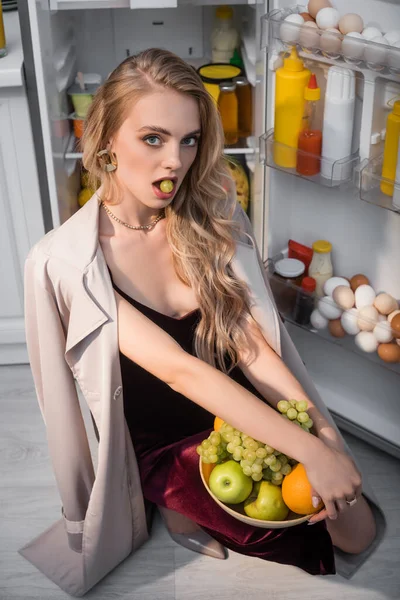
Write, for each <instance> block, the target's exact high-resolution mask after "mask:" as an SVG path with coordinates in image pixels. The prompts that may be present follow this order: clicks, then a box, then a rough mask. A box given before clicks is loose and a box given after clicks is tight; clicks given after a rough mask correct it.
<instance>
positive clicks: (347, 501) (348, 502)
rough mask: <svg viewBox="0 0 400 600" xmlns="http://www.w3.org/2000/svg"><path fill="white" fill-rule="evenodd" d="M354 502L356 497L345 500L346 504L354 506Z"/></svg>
mask: <svg viewBox="0 0 400 600" xmlns="http://www.w3.org/2000/svg"><path fill="white" fill-rule="evenodd" d="M356 502H357V498H356V497H354V498H353V500H346V504H348V505H349V506H354V505H355V503H356Z"/></svg>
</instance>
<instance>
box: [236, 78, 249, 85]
mask: <svg viewBox="0 0 400 600" xmlns="http://www.w3.org/2000/svg"><path fill="white" fill-rule="evenodd" d="M233 82H234V83H236V85H237V86H239V87H240V86H243V85H249V82H248V81H247V79H246V77H235V79H234V80H233Z"/></svg>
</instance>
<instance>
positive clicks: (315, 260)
mask: <svg viewBox="0 0 400 600" xmlns="http://www.w3.org/2000/svg"><path fill="white" fill-rule="evenodd" d="M312 249H313V257H312V260H311V263H310V266H309V267H308V274H309V276H310V277H312V278H313V279H315V281H316V284H317V285H316V288H315V292H316V294H317V295H318V296H323V295H324V283H325V281H327V280H328V279H330V278H331V277H332V275H333V268H332V260H331V252H332V244H331V243H330V242H327V241H326V240H318V241H316V242H314V243H313V245H312Z"/></svg>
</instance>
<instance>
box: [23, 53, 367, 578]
mask: <svg viewBox="0 0 400 600" xmlns="http://www.w3.org/2000/svg"><path fill="white" fill-rule="evenodd" d="M83 163H84V166H85V168H86V169H87V170H88V171H89V174H90V177H91V180H92V182H93V185H94V186H95V185H97V182H98V181H100V182H101V185H100V187H99V189H98V190H97V192H96V198H93V199H92V200H91V201H90V203H93V202H96V204H97V203H98V206H99V208H98V211H97V209H96V215H97V217H98V221H96V223H97V222H98V241H97V246H100V249H101V251H100V250H99V249H97V250H96V254H95V253H92V259H91V260H92V262H93V256H95V257H96V260H103V259H105V263H106V265H107V269H108V272H107V270H106V271H105V272H104V279H105V280H106V281H105V283H104V285H107V286H108V285H113V288H114V296H115V305H116V309H117V317H118V345H119V360H120V368H121V373H122V382H123V385H122V387H123V402H124V416H125V419H126V423H127V425H128V427H129V433H130V437H131V440H132V443H133V448H134V450H135V455H136V460H137V463H138V467H139V473H140V481H141V487H142V492H143V495H144V498H145V499H146V500H147V501H149V502H151V503H154V504H156V505H158V506H159V507H160V508H161V509H162V511H163V516H164V519H165V520H166V522H167V525H168V527H169V529H170V531H171V532H172V534H174V533H175V534H178V536H179V535H181V536H182V534H183V538H184V536H185V535H186V537H187V538H188V539H190V538H191V539H192V540H194V543H195V542H196V535H198V538H197V541H199V540H200V543H203V545H204V546H206V545H207V539H206V538H204V539H203V540H202V539H201V535H202V534H201V533H199V532H206V533H208V534H209V536H210V537H212V538H213V539H214V540H217V542H220V544H221V545H223V546H226V547H228V548H231V549H233V550H235V551H238V552H241V553H243V554H247V555H251V556H258V557H260V558H264V559H268V560H273V561H277V562H280V563H286V564H293V565H297V566H299V567H301V568H303V569H304V570H306V571H308V572H309V573H312V574H326V573H334V572H335V570H334V560H333V552H332V544H334V545H336V546H337V547H339V548H341V549H342V550H344V551H347V552H351V553H358V552H361V551H362V550H364V549H365V548H366V547H367V546H368V545H369V544H370V543H371V541H372V540H373V538H374V536H375V523H374V519H373V516H372V513H371V511H370V508H369V506H368V504H367V503H366V501H365V498H364V497H363V496H362V487H361V477H360V473H359V472H358V470H357V468H356V467H355V464H354V462H353V461H352V459H351V458H350V457H349V456H348V454H347V453H346V452H345V450H344V444H343V441H342V439H341V437H340V435H339V434H338V433H337V430H336V429H335V428H334V427H333V426H332V425H331V423H330V422H329V421H328V420H327V418H326V417H325V416H324V415H323V414H322V412H321V411H320V410H318V409H317V407H316V406H315V405H314V403H313V402H312V400H311V399H310V398H309V397H308V396H307V394H306V392H305V390H304V389H303V388H302V386H301V385H300V383H299V382H298V381H297V379H296V378H295V377H294V376H293V374H292V373H291V371H290V370H289V369H288V367H287V366H286V365H285V364H284V362H283V361H282V359H281V358H280V356H279V355H278V353H277V352H275V351H274V349H273V348H271V346H270V345H269V344H268V343H267V341H266V339H265V336H264V335H262V333H261V330H260V327H259V325H258V324H257V323H256V321H255V319H254V318H253V317H252V312H251V298H250V294H249V288H248V287H247V285H246V283H245V281H244V277H243V279H242V278H241V277H239V276H238V275H237V273H236V272H235V271H234V269H233V268H232V260H233V258H234V255H235V249H237V248H238V244H239V245H240V241H239V240H240V239H242V240H243V239H244V240H245V241H244V242H243V244H242V245H245V244H246V235H245V234H243V228H241V227H240V224H239V223H238V220H243V215H241V216H239V217H238V214H240V210H241V209H239V208H238V205H237V203H236V201H235V200H234V197H233V194H229V193H227V191H226V189H225V188H227V189H231V187H232V183H231V182H229V179H228V175H227V171H226V169H225V167H224V162H223V133H222V130H221V125H220V121H219V116H218V114H217V110H216V108H215V106H214V103H213V101H212V100H211V98H210V97H209V95H208V93H207V92H206V91H205V90H204V88H203V86H202V83H201V80H200V79H199V77H198V75H197V74H196V72H195V71H194V70H193V69H192V68H191V67H189V66H188V65H187V64H186V63H185V62H184V61H182V60H180V59H179V58H178V57H176V56H174V55H172V54H171V53H169V52H166V51H161V50H154V49H153V50H147V51H145V52H143V53H141V54H139V55H138V56H136V57H130V58H128V59H126V60H125V61H124V62H123V63H122V64H121V65H119V67H117V68H116V69H115V71H114V72H113V73H112V74H111V75H110V77H109V78H108V79H107V81H106V82H105V83H104V84H103V85H102V86H101V87H100V89H99V90H98V92H97V93H96V96H95V98H94V101H93V103H92V105H91V107H90V110H89V114H88V117H87V123H86V127H85V133H84V137H83ZM161 182H163V183H162V184H161ZM92 206H94V205H93V204H92ZM85 209H86V207H84V209H82V211H79V213H81V215H79V213H77V215H75V216H74V217H73V219H75V223H78V220H79V223H80V225H81V222H83V218H84V217H83V216H82V214H84V211H85ZM89 210H90V211H91V212H90V214H92V213H93V214H94V208H93V207H91V208H90V209H87V212H86V213H85V218H87V215H89ZM73 219H71V220H70V221H72V220H73ZM90 226H91V227H92V224H90ZM63 227H64V232H65V231H68V232H69V233H68V243H69V244H70V247H71V252H73V251H74V250H73V249H72V247H73V246H74V244H75V243H76V244H79V243H80V242H79V235H78V227H77V226H73V225H70V226H69V229H67V227H68V222H67V223H66V224H65V225H64V226H63ZM63 227H61V228H60V230H59V231H61V230H62V229H63ZM74 227H75V228H74ZM80 231H82V229H81V230H80ZM72 233H74V235H75V237H74V236H73V235H72ZM49 235H50V236H51V235H54V238H56V236H57V235H59V234H58V232H55V233H54V232H53V233H52V234H49ZM65 235H66V234H65V233H64V237H65ZM240 236H242V237H240ZM248 237H249V236H248ZM49 243H54V241H53V242H51V241H49V242H48V244H49ZM46 253H47V256H49V254H50V253H51V252H50V250H46ZM31 260H33V255H31ZM49 270H51V269H49V268H48V269H47V271H49ZM86 271H87V269H85V272H86ZM71 277H72V275H71ZM28 279H29V278H28V277H27V281H28ZM67 279H68V277H67V276H66V275H65V278H64V280H63V279H62V276H59V283H58V285H57V291H56V292H55V293H54V295H55V297H56V298H57V297H58V298H59V297H60V294H61V293H62V292H61V291H60V289H61V288H63V286H64V287H65V289H67V288H68V281H67ZM88 279H89V278H88ZM89 284H90V281H89V282H88V285H89ZM53 287H54V286H53ZM63 293H64V296H63V297H65V296H68V294H66V293H65V291H64V292H63ZM57 294H58V296H57ZM92 300H93V301H94V302H96V301H97V299H96V298H92ZM56 302H57V300H56ZM65 302H66V304H68V302H70V303H71V300H66V301H65ZM58 303H59V304H60V301H59V300H58ZM72 305H73V299H72ZM59 310H60V312H61V314H62V317H63V312H66V309H65V307H63V306H62V307H60V308H59ZM110 310H111V309H110ZM102 322H104V319H103V321H100V325H101V323H102ZM63 323H64V327H66V329H67V354H66V356H67V360H68V352H69V351H70V348H73V349H74V348H76V347H77V346H78V347H79V342H80V339H81V337H82V336H79V335H78V336H77V335H75V338H74V339H73V341H72V343H71V344H68V336H69V333H70V332H69V330H68V327H69V325H70V326H71V322H70V321H69V325H68V319H67V318H65V319H64V321H63ZM103 327H104V326H103ZM133 332H134V335H133ZM74 333H75V332H74ZM92 335H93V338H91V339H88V344H87V345H86V351H85V352H83V351H82V350H80V351H79V355H80V360H81V361H83V362H81V364H82V365H85V363H84V361H85V354H86V353H89V352H90V347H91V344H94V343H96V342H97V343H99V342H98V338H99V337H100V336H101V333H100V334H99V332H98V331H97V332H96V336H94V334H92ZM71 337H74V335H73V334H71ZM29 345H30V356H31V362H33V361H32V354H33V352H34V349H33V342H31V343H30V342H29V336H28V346H29ZM68 362H69V364H70V362H71V360H70V359H69V360H68ZM91 364H92V365H93V360H92V361H91ZM70 366H71V365H70ZM71 369H72V370H73V372H74V375H75V376H76V377H77V379H78V380H80V377H81V378H83V380H84V378H85V375H84V374H82V371H79V369H76V368H75V369H73V368H72V367H71ZM83 370H84V369H83ZM85 381H86V380H85ZM80 382H81V387H82V388H83V391H84V392H85V389H86V388H85V386H84V385H82V381H80ZM85 385H86V386H87V384H86V383H85ZM93 386H95V383H93ZM87 391H88V396H89V394H91V393H92V394H94V393H95V392H92V391H91V390H90V389H89V390H87ZM118 391H119V390H118V389H117V390H116V392H115V394H114V400H116V398H117V392H118ZM134 397H135V398H136V400H135V401H134V400H133V398H134ZM282 398H296V399H297V400H307V402H308V405H309V414H310V416H311V418H312V419H313V421H314V424H315V425H314V428H315V433H316V434H317V435H316V436H311V435H307V434H306V432H304V431H303V430H302V429H301V428H298V427H295V426H294V425H293V424H292V423H290V422H289V421H287V420H285V419H282V418H281V417H280V416H279V415H278V413H277V411H275V410H274V409H273V408H272V407H274V406H276V404H277V402H278V401H279V400H281V399H282ZM267 402H268V403H270V404H271V405H272V407H271V406H268V404H267ZM97 406H98V405H97V404H94V403H93V410H94V411H96V410H97ZM92 412H93V411H92ZM216 414H218V415H219V416H220V417H222V418H223V419H224V420H226V421H228V422H229V423H231V424H232V425H233V426H235V427H237V428H238V429H241V430H242V431H245V432H246V433H247V434H249V435H251V436H252V437H254V438H255V439H258V440H261V441H263V442H264V443H269V444H271V445H272V446H273V447H274V448H277V449H278V450H280V451H281V452H284V453H285V454H287V455H290V456H291V457H294V458H295V459H297V460H298V461H300V462H302V463H303V464H304V465H305V467H306V470H307V474H308V477H309V480H310V482H311V484H312V487H313V490H314V496H315V501H316V502H317V503H318V502H319V500H320V499H322V501H323V502H324V504H325V508H324V510H322V511H321V512H320V513H319V514H317V515H315V516H314V517H312V519H311V522H312V523H314V524H315V525H314V526H313V527H308V526H307V524H304V525H301V526H297V527H293V528H287V529H281V530H263V529H258V528H253V527H249V526H247V525H245V524H243V523H240V522H239V521H236V520H234V519H232V518H231V517H229V515H227V514H226V513H225V512H224V511H222V510H221V509H219V507H218V506H216V505H215V504H214V503H213V501H212V500H211V499H210V497H209V496H208V494H207V493H206V492H205V490H204V489H203V488H202V484H201V482H200V480H199V475H198V455H197V454H196V447H197V445H198V444H199V442H200V441H201V440H202V439H204V438H205V437H207V435H208V433H209V432H210V429H211V428H212V425H213V419H214V415H216ZM49 418H51V417H49ZM107 418H109V415H108V414H107ZM111 418H112V417H111ZM104 419H105V416H102V417H101V419H100V418H99V417H98V416H96V415H95V419H94V420H95V421H96V422H97V425H100V426H99V429H100V445H101V444H102V442H103V444H105V446H104V447H109V448H111V447H112V444H111V443H110V442H109V439H108V434H107V436H104V438H106V437H107V439H102V438H103V436H102V429H101V427H104V424H103V420H104ZM98 421H101V422H100V424H99V423H98ZM53 443H54V445H55V446H56V444H57V440H55V441H54V442H53ZM115 443H119V440H118V441H116V442H115ZM107 444H108V446H107ZM110 451H111V450H110ZM99 460H102V458H101V457H100V459H99ZM128 477H129V474H128ZM97 478H99V476H98V477H97ZM99 485H100V484H99ZM89 512H93V510H92V511H89ZM96 512H97V510H96ZM99 512H100V511H99ZM179 515H182V516H183V518H182V519H180V518H179ZM67 516H68V515H67ZM68 518H69V519H71V517H70V516H68ZM82 518H83V517H82ZM200 528H201V530H200ZM76 531H77V530H76ZM87 537H89V538H90V534H87ZM180 539H181V540H182V537H181V538H180ZM210 552H214V554H215V555H216V556H218V554H219V555H220V556H221V552H220V551H218V546H217V547H214V549H212V550H211V551H210Z"/></svg>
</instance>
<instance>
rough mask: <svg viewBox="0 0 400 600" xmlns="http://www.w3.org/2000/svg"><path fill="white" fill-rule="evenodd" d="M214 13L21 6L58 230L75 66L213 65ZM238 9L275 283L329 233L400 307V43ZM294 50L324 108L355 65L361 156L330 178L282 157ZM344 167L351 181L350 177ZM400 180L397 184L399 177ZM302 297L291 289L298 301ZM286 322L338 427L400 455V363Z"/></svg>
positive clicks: (186, 3) (260, 235) (356, 151)
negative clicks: (290, 24)
mask: <svg viewBox="0 0 400 600" xmlns="http://www.w3.org/2000/svg"><path fill="white" fill-rule="evenodd" d="M332 3H333V5H334V6H335V7H336V8H337V9H338V10H339V12H340V13H341V14H342V15H344V14H346V13H347V12H352V13H358V14H359V15H361V16H362V18H363V20H364V23H366V24H368V25H370V26H376V27H378V28H379V29H380V30H381V31H382V32H387V31H389V30H396V29H397V30H400V9H399V6H398V3H397V1H396V0H385V1H383V0H350V2H349V1H348V0H333V2H332ZM217 5H218V2H216V1H215V0H146V1H144V0H32V2H31V1H25V2H20V3H19V13H20V22H21V29H22V37H23V44H24V57H25V75H26V85H27V90H28V94H29V97H30V106H31V117H32V118H31V120H32V127H33V130H34V137H35V148H36V155H37V160H38V169H39V171H40V172H41V174H42V176H41V178H40V180H41V196H42V212H43V221H44V223H45V227H46V229H47V230H49V229H51V228H52V227H57V226H58V225H60V224H62V223H63V222H64V221H65V220H66V219H68V218H69V217H70V216H71V215H72V214H73V213H74V212H75V211H76V210H78V209H79V206H78V205H77V195H78V192H79V189H80V179H81V177H80V175H81V164H80V159H81V154H80V153H79V151H78V150H77V147H76V140H75V138H74V136H73V132H72V130H71V126H70V125H69V126H68V124H67V126H65V123H66V122H67V121H66V119H65V115H66V114H67V113H68V111H69V110H71V108H70V106H68V98H67V93H66V90H67V89H68V88H69V86H70V85H71V84H72V83H73V82H74V79H75V76H76V73H77V71H81V72H83V73H97V74H100V75H101V77H102V79H103V80H104V79H105V78H106V77H107V75H108V73H110V72H111V71H112V70H113V68H115V66H116V65H117V64H119V62H121V61H122V60H123V59H124V58H125V57H126V56H129V55H132V54H135V53H136V52H138V51H140V50H143V49H145V48H147V47H161V48H166V49H168V50H171V51H173V52H175V53H176V54H178V55H179V56H181V57H182V58H184V59H185V60H187V61H188V62H189V63H190V64H192V65H193V66H194V67H196V68H197V67H199V66H201V65H203V64H206V63H208V62H211V43H210V39H211V31H212V28H213V26H214V15H215V9H216V6H217ZM230 5H231V6H232V7H233V9H234V15H235V24H236V27H237V28H238V30H239V33H240V38H241V42H240V51H241V55H242V59H243V63H244V67H245V71H246V75H247V78H248V80H249V81H250V82H251V84H252V86H253V92H254V93H253V132H252V136H251V137H249V138H247V139H245V140H241V143H240V144H236V146H235V147H227V148H226V150H225V151H226V153H227V154H231V155H236V157H237V158H240V159H241V161H242V163H243V164H246V168H247V169H248V173H249V174H250V183H251V199H250V205H249V211H248V213H249V217H250V220H251V221H252V224H253V228H254V232H255V235H256V239H257V242H258V245H259V248H260V251H261V253H262V256H263V259H264V260H265V267H266V269H267V272H268V275H269V277H270V280H271V286H272V288H273V289H275V288H276V285H275V286H274V283H276V282H275V273H274V264H275V261H276V260H277V258H279V257H281V256H287V252H288V241H289V240H290V239H291V240H296V241H297V242H299V243H301V244H304V245H306V246H308V247H310V246H311V245H312V243H313V242H314V241H315V240H318V239H325V240H329V241H330V242H331V244H332V247H333V251H332V258H333V267H334V275H338V276H342V277H344V278H351V277H352V276H353V275H354V274H356V273H363V274H365V275H366V276H367V277H368V279H369V281H370V282H371V285H372V286H373V288H374V289H375V291H376V292H383V291H384V292H387V293H389V294H391V295H392V296H393V297H394V298H396V299H397V300H399V299H400V212H399V210H398V209H396V208H395V207H393V205H392V203H391V202H390V200H388V197H387V196H385V195H384V194H382V193H381V191H380V184H381V182H382V160H383V152H384V145H385V128H386V123H387V117H388V114H389V112H390V110H391V109H390V106H391V102H392V100H393V98H397V97H398V98H400V48H393V49H390V48H389V47H388V46H382V45H381V46H378V44H376V42H373V41H372V42H369V41H368V42H367V41H366V42H365V44H364V54H362V55H361V56H360V55H359V56H358V59H357V60H356V59H354V57H353V58H351V57H349V56H348V55H345V54H344V53H343V51H342V49H341V47H340V48H339V49H338V48H336V50H335V51H334V52H331V51H324V50H323V49H321V46H320V44H319V43H318V44H314V45H313V44H311V45H310V44H309V45H304V44H303V43H302V41H301V39H300V30H299V32H298V33H299V35H298V36H297V37H296V35H295V37H294V38H291V39H290V40H289V43H288V41H287V37H286V38H285V36H284V35H283V34H282V31H283V29H282V24H283V23H284V20H285V19H286V17H287V16H288V15H290V14H294V13H300V12H302V11H304V10H305V7H302V3H301V2H299V3H297V4H296V3H295V2H293V1H292V2H287V1H285V0H271V1H268V0H258V1H257V0H248V1H247V2H246V1H245V0H242V1H240V0H239V1H236V0H235V1H233V2H231V3H230ZM297 27H300V26H297ZM295 30H296V26H294V28H292V31H295ZM320 33H321V32H320ZM293 44H295V45H296V47H297V51H298V54H299V56H300V58H301V59H302V60H303V62H304V65H305V66H306V67H307V68H308V69H310V70H311V71H312V72H313V73H316V75H317V79H318V83H319V86H320V87H321V90H322V101H321V103H322V105H323V97H324V90H325V87H326V79H327V73H328V69H329V68H330V67H331V66H333V65H338V66H340V67H343V68H346V69H350V70H351V71H352V72H353V73H354V75H355V79H356V99H355V111H354V122H353V135H352V148H351V154H349V156H348V157H344V160H343V161H342V163H340V161H339V163H338V164H332V176H331V177H330V178H329V177H328V178H324V179H322V178H321V177H319V176H316V177H307V176H301V175H299V173H297V172H296V170H295V169H287V168H282V167H280V166H278V165H277V164H275V162H274V150H275V146H276V143H277V142H276V141H275V139H274V114H275V83H276V70H277V69H278V68H279V67H280V66H281V65H282V58H283V57H284V56H285V55H286V53H287V52H288V51H289V50H290V48H291V46H292V45H293ZM366 48H367V49H368V53H367V57H368V60H367V59H366V55H365V49H366ZM374 49H375V54H374ZM371 57H372V60H371ZM62 116H63V118H60V117H62ZM67 123H68V122H67ZM337 169H339V172H341V173H345V176H342V177H339V181H338V180H337V177H336V176H335V173H336V172H337V171H336V170H337ZM395 185H396V187H398V188H399V190H400V182H396V184H395ZM294 291H295V292H296V290H293V289H292V290H291V289H290V285H289V286H288V293H293V292H294ZM282 316H283V318H284V319H285V322H286V326H287V328H288V330H289V333H290V335H291V336H292V339H293V341H294V343H295V345H296V347H297V348H298V350H299V353H300V355H301V357H302V359H303V361H304V362H305V364H306V366H307V369H308V371H309V373H310V375H311V376H312V378H313V380H314V382H315V384H316V386H317V388H318V390H319V392H320V394H321V396H322V398H323V400H324V401H325V403H326V405H327V406H328V408H329V410H330V411H331V413H332V415H333V417H334V418H335V420H336V421H337V423H338V425H339V426H340V427H342V428H343V429H344V430H347V431H349V432H351V433H353V434H354V435H356V436H358V437H361V438H363V439H365V440H366V441H368V442H370V443H371V444H374V445H375V446H377V447H379V448H381V449H383V450H385V451H387V452H389V453H391V454H393V455H394V456H400V363H391V362H385V361H383V360H382V359H381V358H380V357H379V356H378V354H377V352H363V351H362V350H360V349H359V348H358V347H357V346H356V344H355V342H354V337H352V336H348V335H347V336H345V337H344V338H336V337H333V336H332V335H330V333H329V331H328V330H327V329H325V330H318V329H315V328H314V327H312V326H310V325H307V326H303V325H301V326H300V325H298V324H297V323H296V322H295V320H294V319H293V316H292V315H291V314H290V313H289V314H283V315H282ZM392 343H393V344H395V343H396V342H395V341H393V342H392Z"/></svg>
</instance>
